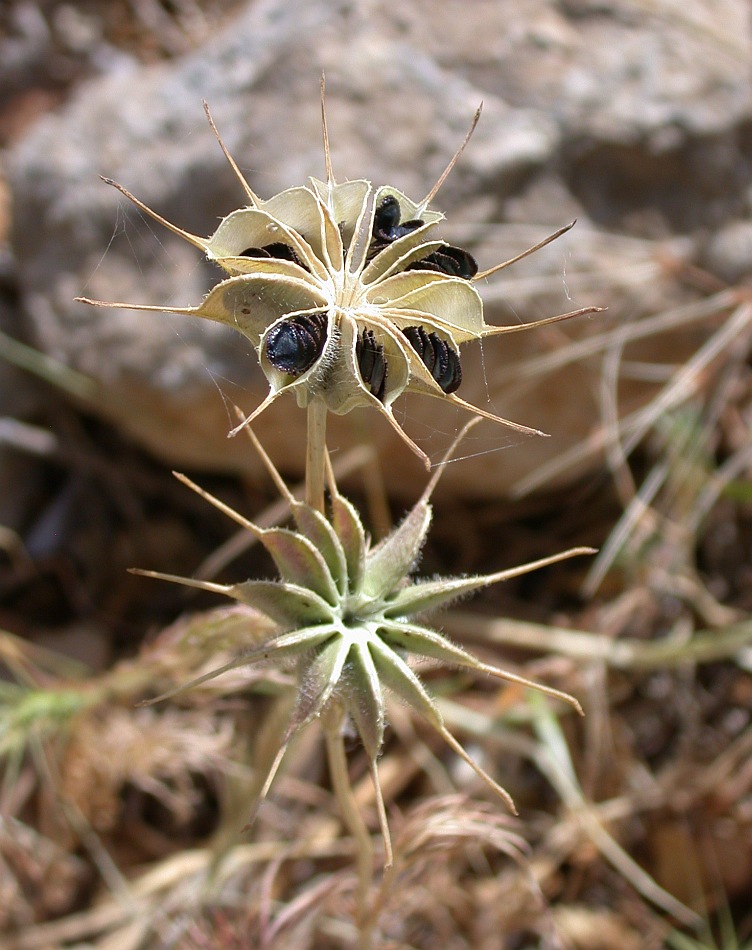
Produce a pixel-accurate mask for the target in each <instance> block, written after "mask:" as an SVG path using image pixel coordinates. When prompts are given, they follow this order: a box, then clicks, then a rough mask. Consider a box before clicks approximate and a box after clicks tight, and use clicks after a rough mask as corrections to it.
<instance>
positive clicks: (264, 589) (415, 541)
mask: <svg viewBox="0 0 752 950" xmlns="http://www.w3.org/2000/svg"><path fill="white" fill-rule="evenodd" d="M466 429H467V427H465V430H464V431H466ZM464 431H463V433H462V434H464ZM249 432H250V430H249ZM462 434H461V435H462ZM251 437H252V439H253V440H254V443H255V444H256V448H257V450H258V451H259V453H260V455H261V457H262V459H263V461H264V463H265V465H266V466H267V468H268V470H269V471H270V473H271V475H272V477H273V478H274V480H275V482H276V484H277V486H278V488H279V490H280V491H281V492H282V493H283V495H284V497H285V498H286V499H287V501H288V503H289V505H290V508H291V511H292V514H293V518H294V520H295V530H292V529H288V528H268V529H263V528H260V527H258V526H257V525H255V524H253V523H252V522H250V521H247V520H246V519H245V518H243V517H242V516H241V515H239V514H238V513H237V512H235V511H234V510H233V509H231V508H229V507H228V506H227V505H225V504H224V503H223V502H221V501H219V500H218V499H217V498H214V497H213V496H211V495H209V494H208V493H207V492H205V491H203V490H202V489H200V488H199V487H198V486H196V485H194V484H193V483H192V482H191V481H190V480H188V479H187V478H185V476H182V475H179V476H178V478H180V480H181V481H183V482H184V483H185V484H187V485H188V486H189V487H191V488H192V489H193V490H195V491H197V492H198V493H199V494H200V495H201V496H202V497H204V498H206V499H207V500H208V501H209V502H211V503H212V504H213V505H215V506H216V507H218V508H219V509H220V510H222V511H224V512H225V513H226V514H228V515H229V516H230V517H232V518H233V519H234V520H235V521H237V522H238V523H239V524H241V525H243V527H245V528H246V529H248V530H249V531H251V532H252V533H253V534H254V536H256V537H257V538H258V539H259V540H260V541H261V543H262V544H263V545H264V547H265V548H266V549H267V551H268V552H269V554H270V555H271V556H272V558H273V560H274V562H275V565H276V567H277V570H278V571H279V575H280V579H279V580H278V581H268V580H248V581H244V582H242V583H238V584H217V583H212V582H208V581H201V580H195V579H192V578H184V577H178V576H175V575H168V574H161V573H157V572H153V571H137V573H140V574H146V575H147V576H150V577H156V578H160V579H162V580H169V581H173V582H176V583H179V584H184V585H186V586H189V587H197V588H200V589H202V590H208V591H213V592H215V593H219V594H224V595H226V596H228V597H231V598H233V599H235V600H237V601H240V602H242V603H245V604H251V605H252V606H253V607H254V608H255V609H257V610H259V611H261V612H262V613H264V614H266V615H267V616H268V617H269V618H271V619H272V620H273V621H274V622H275V623H276V624H277V625H278V628H279V632H278V633H275V634H273V635H272V636H271V638H270V639H268V640H267V641H266V642H265V643H263V644H262V645H260V646H258V645H256V644H254V645H253V647H252V648H250V649H245V650H244V649H242V644H238V651H237V652H238V656H237V657H236V658H235V659H233V660H232V661H231V662H229V663H227V664H225V665H224V666H222V667H220V668H219V669H217V670H214V671H212V672H210V673H208V674H205V675H203V676H201V677H199V678H198V679H195V680H193V681H192V682H190V683H187V684H185V685H182V686H179V687H177V688H176V689H174V690H171V691H170V692H168V693H165V694H164V696H162V697H159V698H160V699H163V698H166V697H167V696H172V695H174V694H175V693H177V692H181V691H182V690H184V689H188V688H190V687H192V686H195V685H197V684H199V683H202V682H205V681H206V680H208V679H211V678H213V677H215V676H218V675H219V674H221V673H223V672H226V671H228V670H231V669H236V668H238V667H240V666H245V665H248V664H251V663H254V662H259V661H271V662H275V663H286V662H287V661H289V660H290V659H291V658H294V659H295V660H296V661H297V664H298V685H297V704H296V708H295V711H294V713H293V716H292V720H291V723H290V727H289V730H288V737H287V740H286V742H285V744H284V745H283V747H282V748H281V749H280V753H279V755H278V757H277V759H276V761H275V765H274V766H273V768H272V770H271V772H270V774H269V777H268V780H267V782H266V784H265V789H264V794H265V792H266V790H268V787H269V785H270V784H271V781H272V779H273V776H274V772H275V771H276V768H277V766H278V765H279V763H280V762H281V760H282V755H283V754H284V750H285V748H286V745H287V742H288V741H289V739H290V738H291V736H292V735H293V734H294V733H296V732H297V731H298V730H299V729H301V728H302V727H303V726H305V725H306V724H307V723H309V722H311V720H313V719H314V718H316V717H318V716H320V715H322V714H324V713H326V712H327V709H328V708H330V707H339V708H342V709H344V710H345V712H346V713H348V714H349V715H350V716H351V717H352V720H353V721H354V723H355V726H356V728H357V730H358V733H359V734H360V737H361V739H362V741H363V745H364V747H365V749H366V751H367V753H368V756H369V758H370V760H371V763H372V765H373V768H374V774H375V764H376V760H377V757H378V754H379V751H380V749H381V745H382V742H383V736H384V708H385V694H384V691H385V688H387V689H388V690H391V691H392V692H394V693H395V694H396V695H397V696H399V697H400V698H401V699H402V700H403V701H404V702H406V703H407V704H408V705H410V706H411V707H412V708H413V709H414V710H415V711H416V712H417V713H419V714H420V715H422V716H424V717H425V718H426V719H427V720H428V721H429V722H430V723H431V724H432V725H433V726H434V727H435V728H436V729H438V730H439V731H440V732H441V734H442V736H443V737H444V738H445V740H446V741H447V742H448V743H449V744H450V745H451V746H452V748H453V749H455V750H456V751H457V752H458V753H459V754H460V755H461V756H462V757H463V758H464V759H465V760H466V761H467V762H468V763H469V764H470V765H471V767H472V768H473V769H474V770H475V771H476V772H477V773H478V775H480V776H481V777H482V778H483V780H484V781H485V782H487V783H488V784H489V785H490V786H491V787H492V788H493V790H494V791H495V792H496V793H497V794H499V795H501V796H502V797H503V798H504V800H505V801H507V803H508V804H509V806H510V808H512V809H514V806H513V804H512V802H511V799H510V798H509V796H508V794H507V793H506V792H505V791H504V790H503V789H501V788H500V787H499V786H498V785H497V784H496V782H495V781H493V779H491V778H490V776H488V775H487V774H486V773H485V772H484V771H483V770H482V769H481V768H480V767H479V766H478V765H476V764H475V763H474V762H473V761H472V760H471V759H470V758H469V756H468V755H467V753H466V752H465V751H464V749H463V748H462V747H461V746H460V745H459V743H458V742H457V741H456V740H455V739H454V738H453V736H452V735H451V733H449V732H448V731H447V729H446V727H445V726H444V723H443V720H442V717H441V713H440V712H439V710H438V708H437V706H436V704H435V702H434V700H433V699H432V697H431V696H430V694H429V693H428V692H427V690H426V688H425V687H424V685H423V684H422V682H421V681H420V679H419V677H418V676H417V675H416V673H415V671H414V670H413V669H412V668H411V666H410V665H409V663H408V662H407V660H406V656H407V655H408V654H413V655H415V656H418V657H429V658H431V659H435V660H439V661H442V662H444V663H446V664H449V665H452V666H461V667H465V668H469V669H472V670H475V671H476V672H480V673H487V674H491V675H492V676H495V677H498V678H500V679H503V680H507V681H511V682H513V683H517V684H521V685H523V686H527V687H532V688H534V689H539V690H542V691H543V692H545V693H548V694H549V695H551V696H554V697H556V698H558V699H562V700H564V701H565V702H568V703H570V704H571V705H573V706H574V707H575V708H576V709H577V710H578V711H579V712H581V709H580V706H579V703H578V702H577V700H575V699H574V698H573V697H571V696H569V695H567V694H566V693H561V692H559V691H558V690H554V689H551V688H549V687H546V686H541V685H540V684H537V683H533V682H532V681H530V680H527V679H525V678H523V677H520V676H517V675H516V674H514V673H509V672H507V671H505V670H501V669H499V668H497V667H494V666H489V665H488V664H485V663H482V662H481V661H480V660H478V659H476V658H475V657H474V656H472V654H470V653H468V652H467V651H466V650H464V649H462V648H461V647H459V646H457V645H455V644H453V643H451V642H450V641H449V640H447V639H446V638H445V637H444V636H442V635H441V634H440V633H438V632H436V631H435V630H432V629H431V628H430V627H427V626H425V625H424V624H423V623H422V622H420V620H416V619H414V618H415V616H416V615H422V614H425V613H426V612H429V611H432V610H435V609H436V608H438V607H441V606H444V605H446V604H448V603H450V602H451V601H453V600H456V599H457V598H459V597H462V596H466V595H467V594H470V593H472V592H474V591H477V590H479V589H481V588H483V587H486V586H488V585H489V584H494V583H497V582H498V581H502V580H506V579H508V578H510V577H514V576H517V575H519V574H522V573H526V572H528V571H531V570H534V569H535V568H537V567H541V566H544V565H546V564H551V563H553V562H555V561H559V560H562V559H564V558H567V557H572V556H574V555H577V554H584V553H592V551H591V549H590V548H575V549H572V550H570V551H566V552H563V553H562V554H558V555H555V556H553V557H550V558H545V559H543V560H541V561H536V562H534V563H530V564H525V565H523V566H521V567H517V568H512V569H511V570H508V571H502V572H499V573H496V574H486V575H480V576H472V577H459V578H456V577H450V578H433V579H431V580H417V581H414V580H411V578H410V573H411V571H412V570H413V569H414V567H415V565H416V563H417V561H418V559H419V556H420V551H421V548H422V546H423V543H424V541H425V539H426V535H427V533H428V528H429V525H430V521H431V506H430V504H429V501H430V496H431V492H432V490H433V488H434V486H435V484H436V481H437V480H438V475H439V473H440V472H441V467H439V468H437V471H436V473H435V475H434V477H433V478H432V479H431V481H430V482H429V484H428V487H427V488H426V491H425V492H424V494H423V496H422V497H421V499H420V500H419V501H418V503H417V504H416V505H415V506H414V508H412V510H411V511H410V512H409V514H408V515H407V516H406V517H405V519H404V520H403V521H402V522H401V524H399V525H398V526H397V527H396V528H395V529H394V530H393V531H392V532H391V534H389V535H388V536H387V537H386V538H385V539H384V540H382V541H381V542H379V543H378V544H376V545H374V546H371V544H370V542H369V539H368V537H367V535H366V532H365V530H364V528H363V526H362V524H361V521H360V518H359V516H358V514H357V512H356V510H355V508H354V507H353V506H352V505H351V504H350V502H349V501H347V499H345V498H344V497H342V495H340V494H339V492H338V491H337V489H336V485H335V484H334V481H333V478H330V514H329V516H328V517H326V516H325V515H323V514H321V513H320V512H319V511H317V510H316V509H315V508H312V507H311V506H309V505H307V504H305V503H303V502H300V501H297V500H296V499H295V498H293V496H292V495H291V494H290V492H289V490H288V489H287V487H286V486H285V484H284V482H283V480H282V478H281V477H280V476H279V474H278V473H277V472H276V469H275V468H274V466H273V465H272V463H271V461H270V459H269V458H268V456H267V455H266V453H265V452H264V451H263V449H262V448H261V446H260V444H259V443H258V441H257V440H256V437H255V436H254V435H253V434H252V433H251ZM460 437H461V436H460ZM455 445H456V442H455ZM452 448H454V446H453V447H452ZM450 451H451V450H450ZM155 701H156V700H155Z"/></svg>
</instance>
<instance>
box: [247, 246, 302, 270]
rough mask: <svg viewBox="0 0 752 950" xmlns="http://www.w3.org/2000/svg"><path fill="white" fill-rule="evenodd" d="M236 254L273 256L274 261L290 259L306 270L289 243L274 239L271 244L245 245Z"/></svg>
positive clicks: (261, 256)
mask: <svg viewBox="0 0 752 950" xmlns="http://www.w3.org/2000/svg"><path fill="white" fill-rule="evenodd" d="M237 256H238V257H260V258H265V257H266V258H273V259H274V260H276V261H290V263H292V264H297V265H298V267H302V268H303V269H304V270H308V268H307V267H306V265H305V264H304V263H303V261H301V259H300V258H299V257H298V255H297V254H296V252H295V249H294V248H292V247H290V245H289V244H285V243H284V242H283V241H275V242H274V243H273V244H265V245H264V246H263V247H247V248H246V249H245V250H244V251H241V252H240V254H238V255H237Z"/></svg>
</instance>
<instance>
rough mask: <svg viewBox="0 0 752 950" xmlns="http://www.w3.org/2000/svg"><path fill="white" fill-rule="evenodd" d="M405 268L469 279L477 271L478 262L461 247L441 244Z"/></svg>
mask: <svg viewBox="0 0 752 950" xmlns="http://www.w3.org/2000/svg"><path fill="white" fill-rule="evenodd" d="M405 270H432V271H437V272H438V273H441V274H448V275H449V276H450V277H463V278H464V279H465V280H471V279H472V278H473V277H475V275H476V274H477V273H478V264H477V263H476V261H475V258H474V257H473V256H472V254H468V252H467V251H463V250H462V248H461V247H452V245H451V244H442V245H441V247H438V248H436V250H435V251H433V252H432V253H431V254H427V255H426V256H425V257H423V258H421V259H420V260H419V261H413V262H412V264H408V265H407V267H406V268H405Z"/></svg>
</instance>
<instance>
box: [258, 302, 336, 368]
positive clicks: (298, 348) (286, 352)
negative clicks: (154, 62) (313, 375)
mask: <svg viewBox="0 0 752 950" xmlns="http://www.w3.org/2000/svg"><path fill="white" fill-rule="evenodd" d="M326 328H327V315H326V313H325V312H321V313H312V314H307V315H303V316H300V317H293V318H292V319H291V320H287V321H285V322H283V323H279V324H278V325H277V326H276V327H274V328H273V329H272V330H270V331H269V334H268V336H267V338H266V343H265V347H266V355H267V358H268V360H269V362H270V363H271V364H272V366H274V367H275V368H276V369H278V370H279V371H280V372H281V373H287V374H288V375H290V376H300V375H301V374H302V373H304V372H305V371H306V370H307V369H310V367H311V366H313V364H314V363H315V362H316V360H317V359H318V358H319V356H321V353H322V352H323V349H324V345H325V343H326Z"/></svg>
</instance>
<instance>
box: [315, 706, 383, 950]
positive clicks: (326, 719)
mask: <svg viewBox="0 0 752 950" xmlns="http://www.w3.org/2000/svg"><path fill="white" fill-rule="evenodd" d="M342 716H343V711H342V708H341V707H340V706H339V705H335V704H333V703H332V704H331V705H330V706H329V708H328V709H327V710H326V712H325V713H323V714H322V717H321V723H322V726H323V728H324V735H325V736H326V752H327V757H328V761H329V772H330V775H331V779H332V786H333V787H334V793H335V795H336V797H337V801H338V802H339V807H340V809H341V811H342V817H343V818H344V820H345V824H346V825H347V826H348V828H349V829H350V833H351V834H352V836H353V841H354V842H355V847H356V849H357V865H358V913H357V923H358V927H359V930H360V943H359V945H358V946H359V950H369V948H370V947H371V937H372V927H373V923H374V921H373V919H372V918H371V919H370V920H369V914H368V895H369V893H370V890H371V883H372V881H373V842H372V841H371V835H370V832H369V831H368V828H367V827H366V823H365V822H364V821H363V816H362V815H361V813H360V810H359V809H358V803H357V802H356V800H355V795H354V794H353V789H352V785H351V784H350V777H349V775H348V773H347V757H346V756H345V744H344V740H343V737H342V728H341V727H342Z"/></svg>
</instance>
